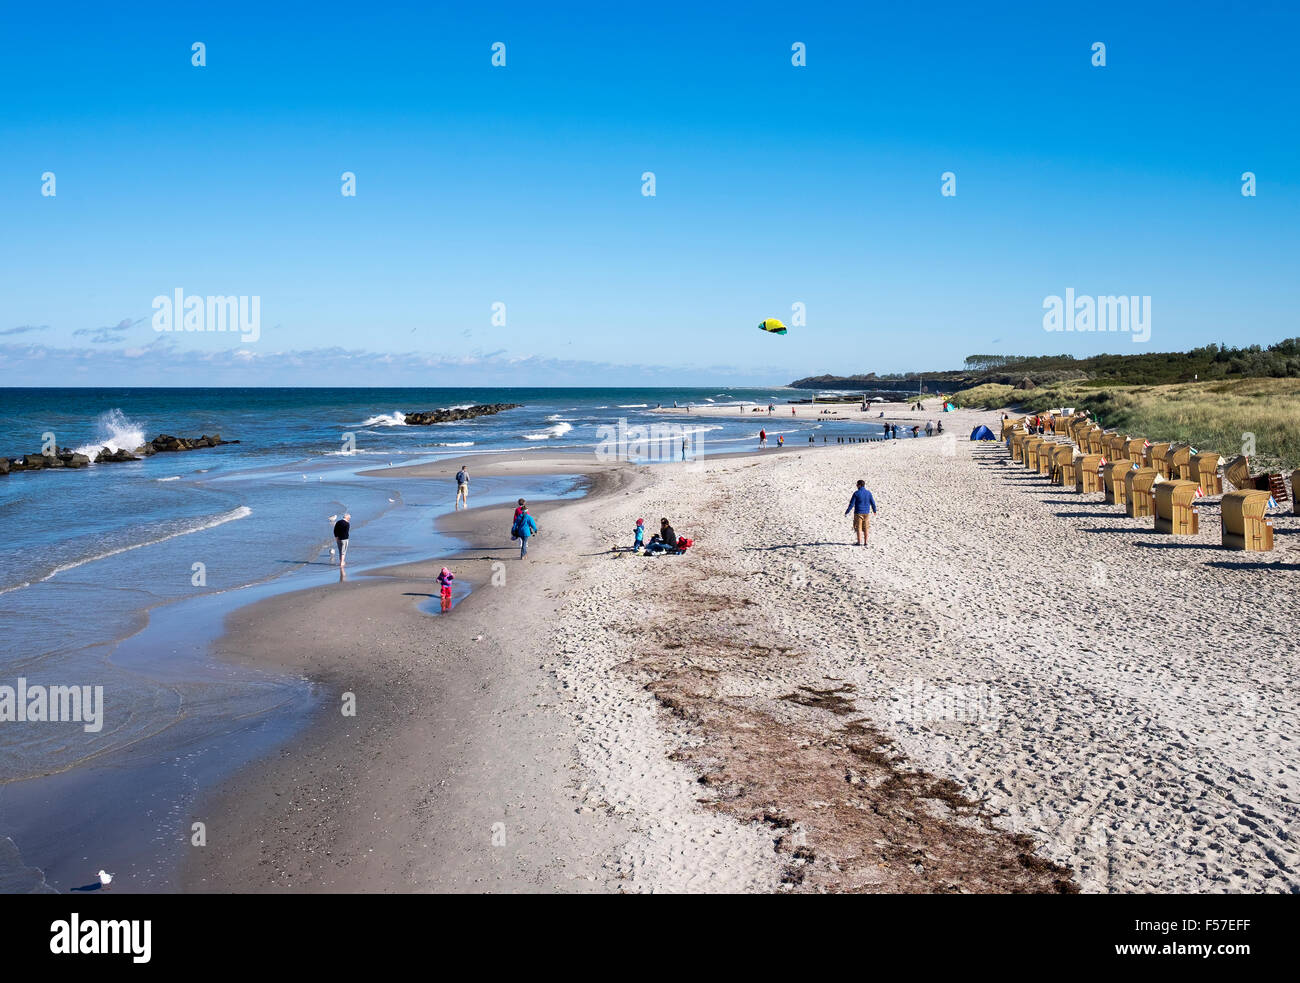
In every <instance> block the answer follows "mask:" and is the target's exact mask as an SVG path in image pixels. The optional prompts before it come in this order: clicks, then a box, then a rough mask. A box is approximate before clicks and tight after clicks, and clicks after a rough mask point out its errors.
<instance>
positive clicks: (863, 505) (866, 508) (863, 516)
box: [844, 479, 876, 546]
mask: <svg viewBox="0 0 1300 983" xmlns="http://www.w3.org/2000/svg"><path fill="white" fill-rule="evenodd" d="M874 511H876V500H875V499H874V498H873V497H872V496H871V492H869V491H867V483H866V482H865V481H863V480H861V479H858V490H857V491H855V492H854V493H853V495H852V496H851V497H850V498H849V507H848V508H847V509H845V510H844V514H845V515H848V514H849V513H850V512H852V513H853V534H854V536H856V537H857V542H856V543H855V544H854V545H855V546H866V545H867V534H868V533H870V532H871V513H872V512H874Z"/></svg>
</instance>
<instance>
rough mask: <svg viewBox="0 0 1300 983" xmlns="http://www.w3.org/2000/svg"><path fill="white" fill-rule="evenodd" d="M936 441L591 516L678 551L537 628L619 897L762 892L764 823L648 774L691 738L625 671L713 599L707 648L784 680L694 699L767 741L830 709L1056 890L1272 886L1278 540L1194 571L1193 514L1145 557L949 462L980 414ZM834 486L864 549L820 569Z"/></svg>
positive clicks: (767, 871) (1010, 480) (1107, 515)
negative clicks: (642, 522)
mask: <svg viewBox="0 0 1300 983" xmlns="http://www.w3.org/2000/svg"><path fill="white" fill-rule="evenodd" d="M946 418H947V419H948V420H950V421H951V422H950V423H949V428H950V431H951V434H952V436H954V437H957V436H958V435H959V434H960V435H961V436H960V437H959V438H958V439H955V440H947V439H944V438H933V439H929V440H926V439H922V440H915V441H911V440H909V441H896V442H888V443H880V444H868V445H853V446H846V447H837V448H832V449H829V450H818V451H817V452H810V453H805V454H795V455H791V454H787V455H784V456H782V457H780V458H772V459H771V460H768V461H762V462H761V463H758V464H754V463H752V462H750V461H746V460H727V461H713V462H707V461H706V462H705V463H703V464H700V465H693V466H691V465H685V466H665V467H663V468H660V469H658V470H657V471H656V472H655V473H654V475H653V477H652V479H651V481H650V483H649V484H648V486H647V487H646V488H645V489H644V490H640V491H638V492H637V493H635V494H634V495H631V496H629V497H627V498H625V499H622V500H619V499H615V500H613V501H609V502H606V503H605V505H606V506H607V507H606V508H605V509H604V514H603V515H602V516H601V517H600V519H599V520H598V521H597V524H596V532H597V533H598V534H603V535H604V536H605V537H607V538H608V540H609V541H610V542H618V543H622V542H625V541H626V540H627V539H628V538H629V535H630V530H631V528H632V522H633V520H634V519H635V518H636V517H638V516H644V517H645V518H646V519H647V521H648V523H649V524H650V525H652V526H653V525H656V524H657V520H658V517H659V516H660V515H666V516H669V517H670V518H671V519H672V520H673V521H674V523H675V526H676V529H677V531H678V533H679V534H683V533H684V534H687V535H692V536H694V537H696V538H697V539H698V546H697V547H696V550H695V551H694V552H693V553H692V554H689V555H688V556H686V557H658V558H644V559H643V558H638V557H632V556H628V557H623V558H619V559H613V558H611V559H607V560H604V561H600V562H596V563H592V564H589V565H587V566H586V567H584V568H582V569H580V570H578V571H576V572H575V573H574V575H573V577H572V578H571V586H570V588H569V590H568V596H567V597H566V603H565V605H564V607H563V608H562V610H561V614H560V623H559V626H558V627H559V635H561V636H562V641H561V642H559V643H558V648H559V650H560V651H559V655H558V658H557V660H556V662H555V668H556V672H557V676H558V679H559V683H560V686H561V688H562V690H563V691H564V692H565V693H566V694H568V696H569V707H570V712H571V713H572V714H573V718H574V721H575V724H576V726H577V727H578V728H579V734H580V738H581V740H580V748H581V759H582V761H583V764H584V767H585V768H586V769H587V770H588V771H589V772H590V774H591V778H592V786H591V788H592V790H591V791H590V792H589V793H588V795H589V797H590V798H595V799H599V800H600V801H602V802H604V803H608V804H611V805H612V807H613V808H614V809H617V810H618V811H620V812H623V813H626V814H627V815H629V816H630V817H631V818H632V819H633V821H634V826H635V828H636V829H637V830H638V837H637V838H636V839H635V840H634V841H633V842H631V843H629V844H628V845H627V846H626V847H625V848H624V851H623V858H622V869H623V872H624V874H625V875H630V877H631V880H630V883H629V885H628V886H630V887H632V888H633V889H638V888H640V889H671V890H681V889H754V888H759V889H762V888H770V887H772V886H774V884H775V883H776V881H777V880H778V879H781V877H782V876H783V874H788V864H786V865H785V866H783V867H782V870H781V871H778V870H777V869H775V868H774V865H773V859H774V852H773V849H772V835H771V828H770V826H766V825H764V824H763V823H759V822H749V823H743V822H736V821H734V820H733V819H731V818H726V817H720V816H719V814H718V812H717V810H715V809H713V808H711V807H710V806H711V803H710V799H711V798H712V796H711V795H710V794H709V792H708V791H707V790H703V789H701V786H700V785H699V784H698V782H697V779H698V777H699V772H700V769H699V768H698V767H695V766H692V765H691V764H690V763H683V762H680V761H674V760H672V759H673V758H682V757H683V754H682V749H683V748H686V749H689V748H690V746H691V744H692V742H696V743H699V742H700V741H702V740H704V739H705V736H703V732H702V730H701V728H700V727H699V726H697V725H696V724H697V721H694V720H692V719H691V717H690V716H689V715H688V716H687V718H685V719H680V718H677V717H674V716H673V715H672V714H668V713H665V712H664V711H663V709H662V707H660V706H658V705H657V701H656V700H655V699H654V697H653V696H652V695H651V693H650V692H648V690H647V685H646V680H647V679H648V678H649V677H648V676H647V674H646V672H645V670H644V666H643V665H638V663H637V662H636V661H635V657H636V655H637V653H638V652H644V650H645V648H646V646H645V644H644V642H645V640H646V636H647V634H655V635H656V636H657V635H658V633H657V632H655V631H654V630H653V629H655V628H656V627H662V626H664V625H665V624H667V625H671V624H673V623H674V622H675V621H679V620H680V619H683V618H686V619H692V620H691V624H697V623H698V619H701V618H703V619H706V620H707V619H709V618H711V617H719V616H716V615H711V614H710V613H708V608H701V607H700V606H699V604H695V603H692V600H698V599H699V598H714V599H717V598H729V599H731V600H732V601H735V600H737V599H739V600H742V601H744V602H749V603H748V604H747V610H748V611H750V612H752V613H753V614H752V620H751V621H750V622H747V623H746V622H737V623H736V624H731V623H728V625H727V632H728V634H730V635H731V637H732V638H733V639H734V640H736V641H738V642H740V643H741V644H742V645H743V644H760V643H761V644H763V645H765V646H768V647H772V646H777V645H782V646H788V647H790V648H791V650H792V652H794V653H796V654H798V655H799V657H798V658H785V659H779V658H778V659H766V660H763V661H762V662H761V663H755V661H754V660H752V659H750V660H744V659H736V660H733V662H732V663H727V662H725V661H719V660H718V659H710V661H709V663H708V665H709V669H708V672H709V673H710V674H711V677H710V682H709V690H708V692H709V693H710V694H712V698H714V699H716V700H721V701H730V703H732V704H733V705H743V706H745V707H747V708H751V709H753V710H755V711H756V712H757V711H762V712H764V713H767V712H771V713H773V714H776V715H778V716H779V715H780V714H781V713H782V712H784V711H783V710H782V707H789V706H790V704H789V702H788V701H785V702H784V703H783V702H782V697H783V696H787V695H788V694H790V693H791V692H792V691H793V690H796V689H797V687H799V686H801V685H803V686H808V687H812V688H816V687H821V688H823V689H824V688H826V687H828V686H830V685H832V684H833V685H835V686H844V685H847V686H848V687H849V690H846V692H851V693H853V698H854V702H855V704H856V708H857V709H858V710H859V711H860V712H861V714H862V715H863V716H864V717H866V718H868V719H869V720H870V721H871V722H872V723H873V724H874V725H875V726H876V727H878V728H880V729H881V730H882V731H884V732H885V733H886V734H887V735H888V736H889V737H891V738H893V739H894V740H895V741H896V742H897V749H899V750H901V751H902V752H903V754H904V755H905V757H906V765H907V766H909V767H914V768H919V769H924V770H925V771H927V772H929V773H930V774H932V775H935V776H939V777H947V778H951V779H953V780H954V781H955V782H956V783H957V784H958V785H960V786H961V787H962V788H963V789H964V790H965V792H966V793H967V794H968V795H969V796H970V797H971V798H973V799H977V800H985V801H986V803H987V807H988V809H989V810H991V812H992V813H993V814H995V815H996V816H997V817H998V818H997V820H996V823H997V825H998V826H999V827H1000V828H1003V829H1006V830H1010V831H1015V832H1021V833H1025V834H1028V835H1029V836H1031V837H1033V838H1034V840H1035V841H1036V843H1037V844H1038V849H1039V852H1040V855H1042V856H1046V857H1049V858H1051V859H1053V860H1056V861H1059V862H1061V863H1063V864H1064V865H1066V866H1067V867H1069V868H1070V869H1071V870H1072V871H1074V873H1075V877H1076V881H1077V883H1078V884H1079V886H1081V887H1082V888H1083V889H1084V890H1088V891H1160V892H1168V891H1260V890H1270V891H1295V890H1297V889H1300V870H1298V868H1300V851H1298V850H1297V847H1296V844H1295V841H1294V839H1293V838H1292V837H1291V835H1290V829H1291V827H1292V826H1293V825H1294V823H1295V821H1296V819H1297V811H1298V810H1297V802H1296V794H1295V791H1294V786H1295V783H1296V781H1297V778H1298V777H1300V776H1298V775H1297V771H1296V768H1297V761H1298V756H1297V751H1296V737H1297V727H1296V713H1295V698H1294V694H1295V692H1296V683H1297V673H1298V671H1300V670H1298V669H1297V655H1300V642H1298V641H1297V633H1296V628H1295V622H1294V610H1295V590H1296V583H1297V576H1300V520H1297V519H1294V518H1292V517H1290V516H1289V515H1288V516H1286V517H1283V518H1279V520H1278V523H1277V525H1278V548H1277V550H1276V551H1275V552H1274V553H1272V554H1244V553H1237V552H1231V551H1227V550H1223V549H1221V548H1219V546H1218V540H1219V524H1218V510H1217V506H1216V505H1215V504H1213V503H1209V504H1206V505H1203V506H1202V531H1201V533H1200V534H1199V535H1198V536H1196V537H1171V536H1161V535H1157V534H1155V533H1153V532H1152V530H1151V522H1150V520H1147V519H1137V520H1134V519H1129V518H1127V517H1126V516H1125V515H1124V514H1123V512H1122V511H1121V510H1120V509H1118V508H1116V507H1114V506H1105V505H1102V504H1101V502H1100V496H1099V495H1077V494H1074V493H1072V492H1066V491H1063V490H1061V489H1059V488H1053V487H1051V486H1049V485H1048V484H1047V481H1046V479H1045V478H1041V477H1038V476H1036V475H1030V474H1029V473H1028V472H1027V471H1025V470H1024V469H1023V468H1021V467H1019V466H1012V465H1010V464H1009V463H1007V455H1006V452H1005V449H1004V448H1003V446H1002V445H1001V444H1000V443H993V444H988V443H985V444H975V443H971V442H969V441H968V440H967V439H966V437H965V434H967V433H969V430H970V428H971V427H972V426H974V425H975V423H976V422H985V423H988V424H990V425H992V424H993V423H995V422H996V420H997V418H998V414H991V413H976V412H974V411H970V412H959V413H955V414H947V417H946ZM959 421H960V424H959ZM858 477H863V478H866V479H867V481H868V484H869V487H871V488H872V489H873V491H874V492H875V494H876V496H877V497H878V499H879V502H880V507H881V513H880V515H878V516H877V517H876V518H875V520H874V521H873V525H872V535H871V542H870V545H869V547H867V548H865V549H859V548H857V547H853V546H849V545H845V544H846V543H848V542H850V541H851V533H850V528H849V520H848V519H845V518H844V517H843V512H844V509H845V506H846V504H847V500H848V497H849V494H850V492H851V491H852V489H853V485H854V481H855V479H856V478H858ZM665 584H671V592H670V593H669V594H668V595H665V593H664V591H663V587H664V585H665ZM674 595H675V596H674ZM674 602H676V603H674ZM721 617H725V615H723V616H721ZM629 625H631V626H634V627H635V626H641V628H642V629H643V630H642V631H641V632H636V631H632V632H629V631H628V630H627V626H629ZM746 625H747V626H746ZM686 634H689V633H686ZM670 655H672V653H670ZM698 656H699V653H698V652H697V651H695V650H694V649H693V648H691V647H688V648H686V649H682V650H680V651H678V652H677V653H676V654H675V655H672V657H673V658H676V659H677V660H679V661H681V662H682V663H683V664H689V663H690V662H691V661H692V660H693V659H695V658H697V657H698ZM804 723H807V721H806V720H805V721H804ZM833 725H836V724H835V722H834V721H828V722H827V724H826V726H827V727H828V729H829V728H831V727H832V726H833ZM705 730H707V728H705ZM722 756H723V757H725V756H726V755H725V752H723V754H722ZM685 757H687V758H689V757H690V755H689V754H687V755H685ZM778 765H779V762H776V761H773V762H772V766H773V767H774V768H775V767H777V766H778ZM843 787H844V789H845V792H844V794H848V791H849V789H850V786H848V785H845V786H843ZM778 797H779V796H778ZM777 805H779V806H783V807H784V808H785V809H786V812H787V813H790V812H792V811H797V805H798V804H792V803H777ZM808 839H809V845H810V846H811V847H813V848H814V849H815V848H816V846H817V843H816V838H815V837H812V836H810V837H809V838H808ZM777 859H778V860H780V858H777ZM777 866H781V864H778V865H777ZM838 886H841V887H844V886H852V885H843V884H841V885H838ZM879 887H880V888H881V889H889V887H888V885H879Z"/></svg>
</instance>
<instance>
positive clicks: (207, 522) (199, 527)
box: [0, 505, 253, 594]
mask: <svg viewBox="0 0 1300 983" xmlns="http://www.w3.org/2000/svg"><path fill="white" fill-rule="evenodd" d="M252 514H253V510H252V509H250V508H249V507H248V506H247V505H241V506H239V507H238V508H235V509H231V510H230V511H229V512H223V513H221V514H220V515H213V516H209V517H207V518H205V519H193V520H188V521H187V523H186V524H185V525H184V526H182V527H181V528H179V529H173V530H172V531H171V532H169V533H167V534H166V535H165V536H159V537H158V538H157V539H149V540H146V541H145V542H143V543H135V544H133V545H131V546H119V547H118V548H117V549H115V550H105V551H104V552H103V553H96V554H95V555H94V556H87V557H84V558H82V559H80V560H74V561H73V562H71V563H64V564H62V565H61V566H57V567H55V568H54V569H53V570H51V571H50V572H49V573H47V574H46V575H45V576H44V577H40V578H38V579H37V580H36V581H35V583H44V582H45V581H47V580H49V579H50V578H51V577H55V576H58V575H59V574H61V573H66V572H67V571H69V570H75V569H76V568H77V567H82V566H85V565H86V564H87V563H94V562H95V561H96V560H106V559H108V557H110V556H117V555H118V554H119V553H129V552H130V551H131V550H138V549H141V548H142V547H145V546H156V545H157V544H159V543H165V542H167V540H169V539H175V538H176V537H177V536H188V535H190V534H191V533H196V532H203V530H205V529H213V528H215V527H217V526H220V525H225V523H227V522H234V521H235V520H237V519H246V518H248V516H250V515H252ZM28 586H30V582H29V583H23V584H15V585H14V586H13V587H5V588H0V594H7V593H9V592H10V591H14V590H19V589H20V588H23V587H28Z"/></svg>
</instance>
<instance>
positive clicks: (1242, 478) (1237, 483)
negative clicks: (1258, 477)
mask: <svg viewBox="0 0 1300 983" xmlns="http://www.w3.org/2000/svg"><path fill="white" fill-rule="evenodd" d="M1223 476H1224V477H1225V478H1227V479H1228V481H1230V482H1231V483H1232V487H1233V488H1236V489H1238V490H1242V489H1247V488H1250V489H1253V488H1254V487H1255V481H1254V479H1253V478H1251V476H1250V462H1249V461H1247V460H1246V455H1245V454H1240V455H1238V456H1237V457H1234V458H1233V459H1232V460H1231V461H1229V462H1228V466H1227V467H1226V468H1224V469H1223Z"/></svg>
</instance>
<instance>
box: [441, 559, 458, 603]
mask: <svg viewBox="0 0 1300 983" xmlns="http://www.w3.org/2000/svg"><path fill="white" fill-rule="evenodd" d="M455 579H456V575H455V574H454V573H452V572H451V571H450V570H448V569H447V568H446V567H443V568H442V573H440V574H438V585H439V587H440V588H441V589H440V590H439V593H440V594H441V595H442V609H443V610H444V611H450V610H451V582H452V581H453V580H455Z"/></svg>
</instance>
